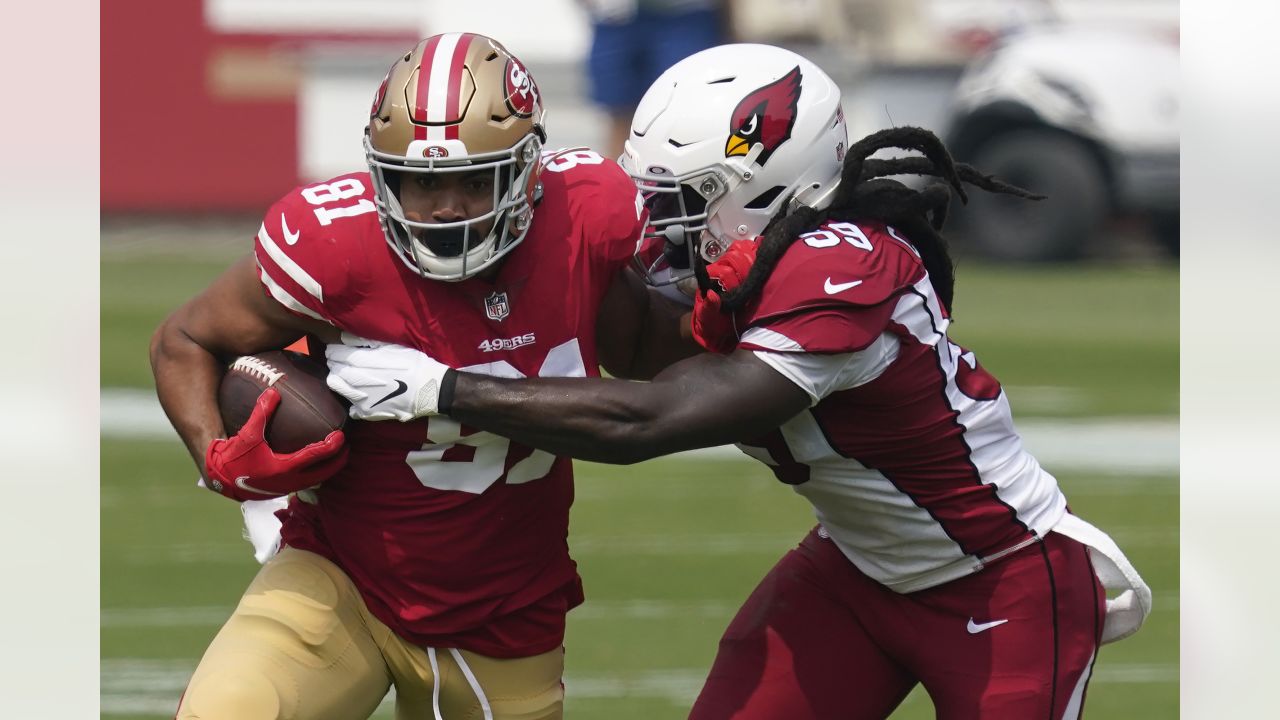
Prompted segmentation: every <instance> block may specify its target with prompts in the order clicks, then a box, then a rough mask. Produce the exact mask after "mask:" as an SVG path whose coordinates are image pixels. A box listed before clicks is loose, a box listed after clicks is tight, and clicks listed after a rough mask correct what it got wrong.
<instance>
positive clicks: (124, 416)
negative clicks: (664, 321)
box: [100, 388, 1178, 474]
mask: <svg viewBox="0 0 1280 720" xmlns="http://www.w3.org/2000/svg"><path fill="white" fill-rule="evenodd" d="M101 409H102V414H101V425H100V431H101V434H102V437H104V438H122V439H139V440H156V439H160V440H164V439H169V440H173V441H174V442H175V443H176V442H177V435H176V434H174V432H173V429H172V428H171V427H170V426H169V423H168V420H166V419H165V416H164V412H163V411H162V410H161V409H160V403H159V402H158V401H157V400H156V398H155V393H153V392H152V391H150V390H141V389H137V388H103V389H102V394H101ZM1017 426H1018V429H1019V431H1020V432H1021V433H1022V436H1023V439H1024V441H1025V443H1026V446H1027V448H1029V449H1030V450H1031V451H1032V452H1033V453H1035V455H1036V457H1037V459H1039V460H1040V463H1041V464H1042V465H1043V466H1044V467H1046V468H1048V469H1049V470H1050V472H1052V471H1053V470H1054V469H1055V468H1068V469H1076V470H1096V471H1100V472H1108V473H1117V474H1141V473H1153V472H1177V469H1178V420H1177V418H1169V417H1159V418H1140V419H1133V418H1124V419H1122V418H1098V419H1084V420H1046V419H1042V418H1029V419H1026V420H1021V421H1018V423H1017ZM671 457H672V458H680V459H686V460H741V461H743V462H752V461H751V460H750V459H749V458H747V457H746V456H745V455H743V454H742V453H741V452H740V451H739V450H738V449H737V448H734V447H731V446H724V447H717V448H707V449H704V450H694V451H691V452H687V453H678V454H676V455H673V456H671Z"/></svg>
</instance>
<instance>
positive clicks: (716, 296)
mask: <svg viewBox="0 0 1280 720" xmlns="http://www.w3.org/2000/svg"><path fill="white" fill-rule="evenodd" d="M758 247H759V238H756V239H755V240H738V241H736V242H734V243H733V244H732V245H730V246H729V249H728V250H725V251H724V254H723V255H721V256H720V258H719V259H717V260H716V261H715V262H713V263H711V264H710V265H708V266H707V275H708V276H709V277H710V278H711V284H712V285H713V286H716V285H718V286H719V289H718V290H717V289H716V288H715V287H713V288H712V289H711V290H707V291H705V292H700V293H698V294H697V296H696V297H694V300H693V339H694V340H697V341H698V344H699V345H701V346H702V347H704V348H706V349H708V350H710V351H711V352H718V353H728V352H731V351H732V350H733V348H734V347H735V346H737V344H738V333H737V331H736V330H735V329H734V326H733V316H732V314H730V313H726V312H724V310H723V308H722V307H721V304H720V303H721V300H722V298H721V295H723V294H724V293H727V292H729V291H730V290H733V289H734V288H736V287H738V286H739V285H741V284H742V281H744V280H746V279H747V273H748V272H750V271H751V266H752V265H753V264H754V263H755V261H756V250H757V248H758Z"/></svg>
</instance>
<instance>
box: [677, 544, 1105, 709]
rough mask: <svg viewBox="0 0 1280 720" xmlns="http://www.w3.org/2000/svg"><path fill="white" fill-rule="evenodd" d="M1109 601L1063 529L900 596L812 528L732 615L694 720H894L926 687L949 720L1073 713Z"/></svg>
mask: <svg viewBox="0 0 1280 720" xmlns="http://www.w3.org/2000/svg"><path fill="white" fill-rule="evenodd" d="M1105 602H1106V598H1105V595H1104V594H1103V590H1102V585H1101V583H1100V582H1099V581H1098V579H1097V576H1096V575H1095V574H1094V572H1093V567H1092V565H1091V564H1090V562H1089V556H1088V554H1087V550H1086V548H1085V546H1084V545H1081V544H1080V543H1078V542H1076V541H1074V540H1071V539H1070V538H1067V537H1064V536H1062V535H1058V534H1056V533H1050V534H1049V536H1048V537H1047V538H1045V540H1044V541H1043V542H1041V543H1036V544H1034V545H1031V546H1029V547H1027V548H1024V549H1022V550H1019V551H1018V552H1016V553H1013V554H1012V555H1010V556H1008V557H1007V558H1004V559H1002V560H1000V561H999V562H997V563H996V564H994V565H991V566H989V567H987V568H986V569H984V570H982V571H981V572H977V573H974V574H973V575H969V576H967V577H964V578H961V579H959V580H954V581H952V582H949V583H946V584H944V585H941V586H938V587H934V588H929V589H928V590H921V591H919V592H915V593H911V594H908V595H900V594H898V593H895V592H893V591H892V590H889V589H888V588H886V587H884V586H883V585H880V584H879V583H877V582H875V581H874V580H872V579H871V578H869V577H867V576H866V575H864V574H862V572H861V571H859V570H858V569H857V568H856V567H854V565H853V564H852V563H851V562H849V561H848V560H847V559H846V558H845V557H844V555H843V554H841V552H840V550H839V549H838V548H837V547H836V545H835V543H833V542H831V541H830V540H828V539H825V538H823V537H821V536H819V535H818V533H817V530H816V528H815V530H814V531H813V532H810V533H809V535H808V537H806V538H805V539H804V541H803V542H802V543H801V544H800V546H799V547H798V548H796V549H795V550H792V551H791V552H789V553H787V554H786V555H785V556H784V557H783V558H782V559H781V560H780V561H779V562H778V564H777V565H775V566H774V568H773V570H771V571H770V572H769V574H768V575H767V576H765V578H764V580H763V581H762V582H761V583H760V585H759V586H758V587H757V588H756V589H755V591H754V592H753V593H752V594H751V597H749V598H748V599H747V602H746V604H745V605H743V606H742V609H741V610H739V611H738V614H737V616H736V617H735V618H734V619H733V622H732V623H730V625H729V628H728V630H726V631H725V634H724V637H723V638H722V639H721V640H720V651H719V653H718V654H717V655H716V659H715V663H714V664H713V665H712V667H711V673H710V676H709V677H708V678H707V682H706V685H705V686H704V687H703V688H702V693H701V694H700V695H699V696H698V700H697V702H696V703H695V704H694V708H693V712H692V714H691V715H690V720H726V719H729V718H732V719H733V720H747V719H750V720H764V719H766V718H768V719H775V718H776V719H778V720H784V719H785V720H803V719H805V718H813V719H814V720H845V719H848V720H862V719H872V718H875V719H879V718H885V717H888V715H889V714H890V713H891V712H893V709H894V708H895V707H897V706H898V704H899V703H901V702H902V700H903V698H905V697H906V695H907V693H908V692H909V691H910V690H911V688H912V687H914V686H915V684H916V683H917V682H920V683H923V684H924V687H925V689H926V690H927V691H928V692H929V696H930V697H931V698H932V699H933V703H934V706H935V707H936V709H937V716H938V718H939V719H940V720H968V719H970V718H982V719H983V720H996V719H1000V720H1003V719H1005V718H1009V719H1010V720H1038V719H1039V718H1045V719H1046V720H1048V719H1053V720H1058V719H1060V718H1068V719H1070V720H1074V719H1075V718H1077V717H1079V716H1080V708H1081V705H1082V703H1083V701H1084V692H1085V688H1086V685H1087V683H1088V679H1089V673H1090V670H1091V669H1092V666H1093V661H1094V658H1095V657H1096V652H1097V647H1098V640H1099V637H1100V636H1101V632H1102V617H1103V613H1104V611H1105V607H1106V606H1105Z"/></svg>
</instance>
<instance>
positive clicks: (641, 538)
mask: <svg viewBox="0 0 1280 720" xmlns="http://www.w3.org/2000/svg"><path fill="white" fill-rule="evenodd" d="M1104 529H1105V531H1106V532H1107V533H1108V534H1109V535H1111V537H1112V538H1114V539H1115V541H1116V542H1117V543H1118V544H1120V545H1121V546H1122V547H1131V548H1134V547H1144V548H1177V547H1178V543H1179V534H1178V529H1177V528H1151V527H1126V526H1118V527H1115V526H1111V527H1107V528H1104ZM806 532H807V529H805V530H801V531H799V532H782V533H752V532H740V533H699V534H672V533H660V534H653V535H626V534H620V535H608V536H606V535H594V536H593V535H585V534H581V533H580V534H578V535H577V536H574V537H571V538H570V539H569V551H570V553H571V554H572V555H574V556H575V557H583V556H596V555H603V556H612V555H624V556H637V555H646V556H660V557H673V556H674V557H704V556H708V555H710V556H721V557H723V556H732V555H753V554H760V553H767V554H777V555H781V554H782V553H784V552H786V551H787V550H790V549H792V548H794V547H795V546H796V545H798V544H799V543H800V541H801V540H803V539H804V536H805V533H806ZM228 535H230V532H229V533H228ZM252 557H253V549H252V546H251V545H250V544H249V542H248V541H247V540H242V541H240V542H235V541H234V540H230V541H223V542H217V543H208V542H205V543H156V544H147V545H132V546H130V547H129V548H128V549H125V550H120V551H117V553H116V558H115V560H114V561H115V562H118V563H121V564H124V565H132V566H141V567H148V566H154V565H160V564H186V563H193V562H199V563H216V564H224V565H225V564H243V563H244V562H245V561H246V560H248V559H250V558H252Z"/></svg>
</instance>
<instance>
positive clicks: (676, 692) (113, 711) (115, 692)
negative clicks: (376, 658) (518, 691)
mask: <svg viewBox="0 0 1280 720" xmlns="http://www.w3.org/2000/svg"><path fill="white" fill-rule="evenodd" d="M194 669H195V664H194V662H189V661H173V660H144V659H137V658H109V659H104V660H103V662H102V672H101V678H100V680H101V682H100V687H101V707H102V714H103V715H133V714H156V715H162V716H166V715H167V716H172V714H173V710H174V707H175V706H176V704H177V699H178V695H179V694H180V693H181V692H182V690H183V688H184V687H186V684H187V680H188V678H189V677H190V676H191V672H192V671H193V670H194ZM706 676H707V670H706V668H669V669H660V670H645V671H640V672H633V673H625V674H624V673H570V674H568V675H566V676H565V679H564V684H565V691H566V693H567V695H568V700H567V703H568V704H570V705H571V704H572V703H573V701H574V700H575V699H582V700H595V699H611V698H613V699H622V698H646V699H666V700H669V701H671V702H673V703H678V704H682V705H686V706H687V705H688V704H690V703H692V702H693V699H694V697H696V696H697V694H698V690H699V688H701V687H702V682H703V680H705V679H706ZM1177 682H1178V665H1177V664H1176V663H1108V662H1107V661H1106V660H1105V658H1104V659H1103V660H1101V661H1100V662H1099V664H1098V667H1097V668H1095V670H1094V675H1093V680H1092V681H1091V684H1099V685H1152V684H1176V683H1177ZM391 697H392V695H388V699H387V700H384V701H383V705H384V706H386V705H387V704H388V703H389V702H391Z"/></svg>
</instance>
